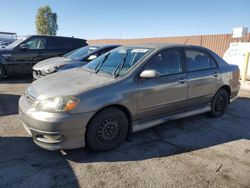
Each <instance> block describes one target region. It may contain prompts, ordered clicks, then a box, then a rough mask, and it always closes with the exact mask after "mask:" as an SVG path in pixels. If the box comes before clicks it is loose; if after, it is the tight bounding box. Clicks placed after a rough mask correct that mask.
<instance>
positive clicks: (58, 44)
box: [46, 37, 71, 49]
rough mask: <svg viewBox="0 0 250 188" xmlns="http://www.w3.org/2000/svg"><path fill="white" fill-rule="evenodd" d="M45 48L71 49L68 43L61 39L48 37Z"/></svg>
mask: <svg viewBox="0 0 250 188" xmlns="http://www.w3.org/2000/svg"><path fill="white" fill-rule="evenodd" d="M46 46H47V48H48V49H71V48H70V44H69V41H68V40H66V39H65V38H61V37H48V38H47V43H46Z"/></svg>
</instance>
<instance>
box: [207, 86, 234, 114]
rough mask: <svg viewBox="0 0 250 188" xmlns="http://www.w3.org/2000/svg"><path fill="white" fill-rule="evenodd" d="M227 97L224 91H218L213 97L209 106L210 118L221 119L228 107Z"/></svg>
mask: <svg viewBox="0 0 250 188" xmlns="http://www.w3.org/2000/svg"><path fill="white" fill-rule="evenodd" d="M228 101H229V96H228V93H227V91H226V90H224V89H220V90H219V91H218V92H217V93H216V94H215V96H214V98H213V100H212V104H211V111H210V113H209V115H210V116H211V117H221V116H222V115H223V114H224V113H225V111H226V109H227V105H228Z"/></svg>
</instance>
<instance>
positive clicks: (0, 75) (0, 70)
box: [0, 65, 5, 80]
mask: <svg viewBox="0 0 250 188" xmlns="http://www.w3.org/2000/svg"><path fill="white" fill-rule="evenodd" d="M4 74H5V71H4V68H3V65H0V80H2V79H3V78H4Z"/></svg>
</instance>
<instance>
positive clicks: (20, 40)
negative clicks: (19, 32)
mask: <svg viewBox="0 0 250 188" xmlns="http://www.w3.org/2000/svg"><path fill="white" fill-rule="evenodd" d="M26 39H27V37H22V38H19V39H18V40H16V41H14V42H12V43H11V44H10V45H8V46H7V47H6V48H15V47H16V46H18V45H19V44H21V43H22V42H23V41H25V40H26Z"/></svg>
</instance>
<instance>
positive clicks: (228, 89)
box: [216, 85, 231, 103]
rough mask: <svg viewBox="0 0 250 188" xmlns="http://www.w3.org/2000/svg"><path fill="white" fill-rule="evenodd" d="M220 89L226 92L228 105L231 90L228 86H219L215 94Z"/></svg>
mask: <svg viewBox="0 0 250 188" xmlns="http://www.w3.org/2000/svg"><path fill="white" fill-rule="evenodd" d="M220 89H224V90H225V91H226V92H227V94H228V103H230V96H231V88H230V86H229V85H223V86H221V87H220V88H219V89H218V90H217V92H218V91H219V90H220ZM217 92H216V93H217Z"/></svg>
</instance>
